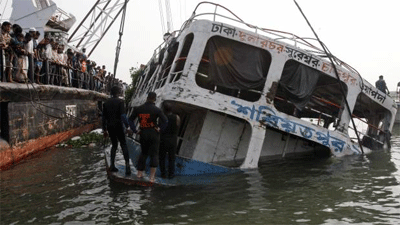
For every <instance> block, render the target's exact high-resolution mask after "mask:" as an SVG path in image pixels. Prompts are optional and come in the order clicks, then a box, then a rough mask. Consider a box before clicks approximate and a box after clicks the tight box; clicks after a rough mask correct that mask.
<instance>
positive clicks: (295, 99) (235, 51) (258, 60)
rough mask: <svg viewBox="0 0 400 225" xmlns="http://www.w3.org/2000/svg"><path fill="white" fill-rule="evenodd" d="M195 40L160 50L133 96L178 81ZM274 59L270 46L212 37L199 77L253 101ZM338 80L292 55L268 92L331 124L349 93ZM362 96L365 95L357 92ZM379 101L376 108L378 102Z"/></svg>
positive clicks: (360, 107)
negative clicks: (256, 45)
mask: <svg viewBox="0 0 400 225" xmlns="http://www.w3.org/2000/svg"><path fill="white" fill-rule="evenodd" d="M193 40H194V35H193V33H191V34H188V35H187V36H186V37H185V39H184V41H183V46H182V48H181V50H180V52H179V56H178V57H176V55H177V53H178V49H179V43H178V42H176V41H172V42H171V43H170V44H169V46H168V47H166V48H163V49H161V50H160V51H159V54H158V58H156V59H153V60H152V61H151V63H150V64H148V68H147V69H146V71H147V73H145V76H143V77H142V78H141V79H142V80H140V81H139V82H138V86H137V91H136V95H135V97H137V96H140V95H142V94H145V93H147V92H149V91H154V90H156V89H158V88H161V87H163V86H164V85H165V84H166V83H167V82H168V83H171V82H176V81H178V80H179V79H180V77H181V75H182V72H183V69H184V66H185V63H186V61H187V60H186V59H187V57H188V55H189V51H190V49H191V46H192V44H193ZM164 57H165V58H164ZM175 58H176V59H175ZM271 61H272V56H271V54H270V52H268V51H267V50H264V49H260V48H257V47H254V46H251V45H247V44H244V43H241V42H238V41H235V40H231V39H227V38H224V37H221V36H213V37H211V38H210V39H209V40H208V41H207V44H206V46H205V48H204V52H203V55H202V57H201V60H200V62H199V64H198V68H197V73H196V75H195V82H196V84H197V85H198V86H199V87H201V88H204V89H207V90H210V91H211V92H218V93H222V94H225V95H228V96H232V97H236V98H240V99H243V100H246V101H250V102H255V101H258V100H259V99H260V97H261V94H262V93H263V89H264V86H265V82H266V79H267V75H268V72H269V68H270V65H271ZM339 82H340V83H341V84H340V83H339ZM339 82H338V80H337V79H335V78H333V77H331V76H329V75H327V74H325V73H323V72H321V71H319V70H316V69H313V68H311V67H308V66H306V65H304V64H301V63H299V62H297V61H295V60H288V61H286V62H285V65H284V67H283V70H282V74H281V78H280V80H279V81H278V82H274V83H273V85H272V86H271V88H269V91H268V93H267V95H266V96H267V100H270V101H271V102H273V103H274V106H275V108H276V109H277V110H279V111H281V112H284V113H286V114H290V115H295V116H298V117H307V118H321V115H322V117H323V118H324V121H326V124H324V126H326V127H328V126H329V125H330V124H331V123H334V122H335V121H337V119H338V118H339V117H340V113H341V110H342V109H343V102H344V98H343V94H342V91H341V90H340V89H341V88H344V90H343V93H344V96H347V92H348V90H347V85H346V84H345V83H343V82H342V81H339ZM360 95H363V93H361V94H360ZM360 98H363V97H362V96H359V99H360ZM364 98H365V97H364ZM370 104H373V102H372V101H368V100H365V101H364V103H363V104H357V105H356V109H355V113H357V114H358V115H357V116H359V117H360V118H366V115H360V112H363V111H365V110H364V108H368V107H369V106H368V105H370ZM375 105H376V107H375V108H377V109H378V108H379V107H378V105H377V104H376V103H375ZM380 108H381V109H379V110H378V111H379V112H380V113H384V111H385V109H384V108H383V107H380ZM386 113H387V112H386Z"/></svg>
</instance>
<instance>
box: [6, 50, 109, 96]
mask: <svg viewBox="0 0 400 225" xmlns="http://www.w3.org/2000/svg"><path fill="white" fill-rule="evenodd" d="M8 54H12V57H10V58H11V59H12V60H11V61H12V62H11V64H8V65H6V62H4V59H5V55H4V50H3V48H1V47H0V56H1V57H0V82H10V80H9V77H11V78H12V79H13V80H14V79H15V78H14V77H15V75H16V71H17V70H18V69H20V67H19V66H18V63H17V60H18V56H17V55H16V54H15V53H14V52H13V51H9V52H8ZM10 58H9V59H10ZM9 59H7V60H9ZM28 61H29V66H28V69H27V77H26V79H25V80H20V81H18V82H30V83H37V84H46V85H56V86H65V87H75V88H81V89H87V90H93V91H97V92H106V88H105V87H106V84H105V82H104V80H101V79H99V78H98V77H96V76H94V75H93V74H92V73H91V72H87V71H86V72H82V71H81V70H80V69H77V68H71V67H68V66H65V65H61V64H58V63H56V62H53V61H50V60H43V61H42V60H40V61H39V60H37V59H35V58H33V57H31V56H28ZM37 62H41V64H42V66H41V68H40V67H38V65H37Z"/></svg>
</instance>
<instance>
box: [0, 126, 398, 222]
mask: <svg viewBox="0 0 400 225" xmlns="http://www.w3.org/2000/svg"><path fill="white" fill-rule="evenodd" d="M393 133H394V135H393V137H392V149H391V150H390V151H377V152H374V153H372V154H369V155H365V156H351V157H344V158H330V159H310V158H307V159H295V160H294V159H280V160H273V161H268V162H265V163H263V165H261V166H260V168H259V169H258V170H253V171H248V172H243V173H237V174H231V175H227V176H222V177H221V178H220V179H219V180H218V181H216V182H214V183H212V184H208V185H206V186H182V187H173V188H164V187H159V188H141V187H130V186H125V185H120V184H117V183H113V182H111V181H110V180H108V179H107V176H106V172H105V170H104V159H103V153H102V150H101V149H53V150H51V151H46V152H42V153H40V154H38V155H35V156H34V157H32V158H30V159H27V160H24V161H23V162H21V163H19V164H18V165H17V166H15V167H13V168H12V169H11V170H8V171H3V172H0V175H1V189H0V191H1V192H0V224H178V223H179V224H254V223H260V224H359V223H363V224H369V223H375V224H400V127H399V126H397V127H395V130H394V132H393Z"/></svg>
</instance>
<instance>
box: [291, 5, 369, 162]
mask: <svg viewBox="0 0 400 225" xmlns="http://www.w3.org/2000/svg"><path fill="white" fill-rule="evenodd" d="M293 1H294V3H295V4H296V6H297V8H298V9H299V10H300V12H301V14H302V15H303V17H304V19H305V20H306V22H307V24H308V26H309V27H310V28H311V30H312V32H313V33H314V35H315V37H316V38H317V40H318V42H319V43H320V44H321V47H322V48H323V50H324V51H325V53H326V55H327V56H328V58H329V61H330V62H331V63H332V66H333V69H334V71H335V74H336V78H337V81H338V84H339V86H340V92H341V93H342V95H343V97H344V102H345V103H346V107H347V111H348V113H349V114H350V115H352V113H351V111H350V106H349V103H348V102H347V99H346V95H345V93H344V90H343V87H342V83H341V82H340V78H339V75H338V72H337V68H336V65H335V64H334V63H333V59H332V54H330V52H329V51H328V50H327V48H326V47H325V45H324V44H323V43H322V42H321V40H320V39H319V37H318V35H317V33H316V32H315V31H314V28H313V27H312V26H311V24H310V22H309V21H308V19H307V17H306V15H305V14H304V13H303V11H302V10H301V8H300V6H299V4H297V2H296V0H293ZM350 120H351V122H352V124H353V127H354V130H355V133H356V136H357V140H358V145H359V146H360V149H361V152H362V154H364V149H363V147H362V145H361V140H360V136H359V135H358V131H357V128H356V125H355V123H354V120H353V117H350Z"/></svg>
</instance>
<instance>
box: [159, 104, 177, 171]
mask: <svg viewBox="0 0 400 225" xmlns="http://www.w3.org/2000/svg"><path fill="white" fill-rule="evenodd" d="M164 113H165V115H166V116H167V119H168V125H167V127H166V128H165V129H164V130H163V131H162V132H161V137H160V150H159V151H160V155H159V156H160V170H161V177H163V178H165V177H167V173H166V169H165V158H166V156H167V154H168V178H169V179H171V178H173V177H174V176H175V154H176V147H177V144H178V128H179V125H180V123H181V119H180V118H179V116H178V115H176V114H174V113H172V107H171V105H170V104H169V103H168V102H166V103H164Z"/></svg>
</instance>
